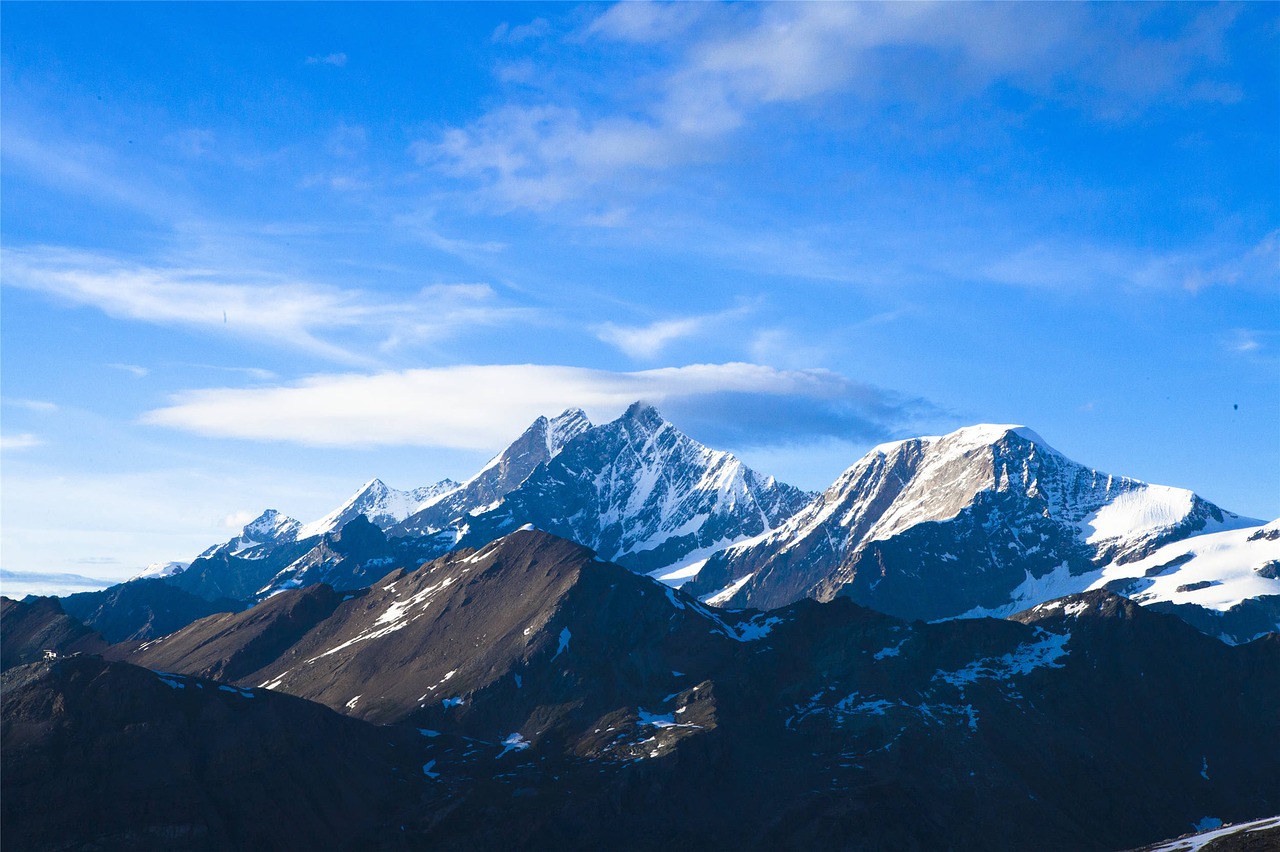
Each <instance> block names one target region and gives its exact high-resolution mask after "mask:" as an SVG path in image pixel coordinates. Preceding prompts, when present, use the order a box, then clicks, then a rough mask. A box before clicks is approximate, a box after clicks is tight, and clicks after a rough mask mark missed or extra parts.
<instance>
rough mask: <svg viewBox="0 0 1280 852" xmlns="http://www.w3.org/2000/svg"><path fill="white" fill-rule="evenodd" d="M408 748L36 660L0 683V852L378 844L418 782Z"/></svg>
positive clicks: (344, 723) (252, 706) (190, 689)
mask: <svg viewBox="0 0 1280 852" xmlns="http://www.w3.org/2000/svg"><path fill="white" fill-rule="evenodd" d="M420 739H421V738H420V737H417V736H416V734H415V732H412V731H408V730H403V731H402V730H388V729H379V728H376V727H374V726H371V725H368V724H366V723H363V722H360V721H359V720H356V719H349V718H345V717H343V716H341V715H339V714H337V713H334V712H332V711H330V710H328V709H326V708H324V707H320V706H319V705H316V704H312V703H310V702H307V701H301V700H299V699H296V698H292V697H290V696H287V695H278V694H273V693H270V692H267V691H265V690H260V691H253V692H249V691H245V690H238V689H233V688H231V687H228V686H221V685H219V684H217V683H214V682H212V681H203V682H202V681H199V680H197V679H194V678H187V677H182V676H179V675H157V674H156V673H153V672H150V671H147V670H145V669H140V668H137V667H135V666H130V665H126V664H123V663H108V662H105V661H104V660H102V659H100V658H97V657H89V656H79V657H70V658H65V659H58V660H52V661H49V662H40V663H33V664H30V665H26V666H22V667H19V668H15V669H11V670H9V671H7V672H5V674H4V698H3V727H2V729H0V743H2V744H3V754H4V775H3V797H0V801H2V804H0V815H2V817H3V823H4V840H5V847H6V848H10V847H11V848H13V849H26V850H53V849H122V850H123V849H130V850H135V849H136V850H173V849H201V850H213V849H290V850H311V849H350V848H360V847H365V848H367V847H369V846H370V845H371V844H372V845H380V844H382V843H383V842H384V839H385V838H390V837H394V836H395V832H396V830H397V828H398V823H397V822H396V821H395V819H394V817H395V816H396V815H397V814H398V813H399V812H400V811H401V810H402V809H404V807H405V805H406V804H408V803H411V802H413V801H414V799H415V790H416V788H417V787H418V786H420V785H421V784H422V783H423V782H424V780H425V779H424V777H423V775H422V772H421V768H420V767H421V761H420V760H419V759H418V758H419V756H420V755H419V754H418V753H417V752H416V751H415V749H416V748H418V746H419V740H420Z"/></svg>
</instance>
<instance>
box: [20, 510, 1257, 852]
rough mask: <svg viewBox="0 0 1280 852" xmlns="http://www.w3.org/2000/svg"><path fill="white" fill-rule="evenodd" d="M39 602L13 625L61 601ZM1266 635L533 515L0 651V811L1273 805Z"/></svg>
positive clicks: (736, 813) (581, 822)
mask: <svg viewBox="0 0 1280 852" xmlns="http://www.w3.org/2000/svg"><path fill="white" fill-rule="evenodd" d="M42 601H48V599H41V600H39V601H33V602H31V603H19V602H8V601H6V602H5V606H4V609H3V612H2V618H3V625H2V627H3V630H4V632H5V634H6V636H9V635H24V636H34V635H37V634H40V633H41V630H40V629H38V628H37V625H39V624H48V623H55V622H57V623H63V622H65V620H66V619H67V618H68V617H67V616H65V615H62V614H61V613H60V612H58V611H57V607H56V603H55V605H53V606H51V605H50V604H49V603H43V602H42ZM14 623H17V624H18V625H19V628H14V627H12V626H11V625H12V624H14ZM74 633H75V631H67V630H66V629H65V628H64V629H62V631H61V633H60V634H59V635H65V636H67V637H68V638H69V641H70V642H71V644H69V645H67V646H66V648H65V649H64V650H65V651H74V650H75V649H76V648H77V647H78V646H77V645H76V643H84V642H85V638H84V636H83V635H81V636H75V637H74V638H72V637H73V634H74ZM1277 640H1280V636H1277V635H1274V634H1272V635H1269V636H1267V637H1264V638H1262V639H1259V640H1257V641H1254V642H1250V643H1247V644H1244V645H1239V646H1232V645H1228V644H1226V643H1223V642H1220V641H1218V640H1216V639H1214V638H1212V637H1209V636H1205V635H1204V634H1203V633H1201V632H1199V631H1197V630H1195V629H1193V628H1192V627H1190V626H1189V625H1187V624H1186V623H1185V622H1183V621H1181V620H1179V619H1177V618H1174V617H1172V616H1169V615H1166V614H1161V613H1156V612H1150V611H1148V610H1146V609H1145V608H1143V607H1141V606H1138V605H1136V604H1134V603H1133V602H1131V601H1129V600H1127V599H1125V598H1123V597H1120V596H1118V595H1115V594H1114V593H1111V592H1108V591H1106V590H1096V591H1091V592H1085V593H1082V594H1078V595H1074V596H1069V597H1067V598H1063V599H1059V600H1057V601H1051V602H1048V603H1046V604H1041V605H1039V606H1037V607H1034V608H1032V609H1030V610H1027V611H1024V612H1022V613H1019V614H1016V615H1015V616H1014V617H1013V618H1011V619H1005V620H1001V619H993V618H973V619H956V620H949V621H944V622H939V623H935V624H929V623H925V622H919V621H917V622H907V621H903V620H901V619H898V618H895V617H892V616H888V615H884V614H880V613H877V612H875V611H873V610H869V609H866V608H864V607H861V606H859V605H857V604H855V603H853V602H852V601H850V600H849V599H848V598H847V597H838V598H836V599H834V600H832V601H830V602H828V603H819V602H816V601H813V600H809V599H804V600H801V601H798V602H796V603H793V604H790V605H788V606H786V607H782V608H779V609H775V610H771V611H767V612H759V611H754V610H748V611H726V610H723V609H717V608H714V607H710V606H707V605H705V604H702V603H701V602H699V601H698V600H697V599H696V598H694V597H691V596H689V595H687V594H685V593H684V592H682V591H679V590H676V589H672V588H670V587H669V586H666V585H663V584H661V583H659V582H657V581H655V580H654V579H652V578H649V577H645V576H643V575H639V574H636V573H634V572H632V571H630V570H628V569H626V568H624V567H622V566H619V565H616V564H614V563H610V562H607V561H603V560H601V559H600V558H599V557H598V556H597V555H596V554H595V553H594V552H593V551H591V550H589V549H587V548H584V547H582V546H581V545H578V544H575V543H573V542H569V541H567V540H564V539H562V538H558V537H555V536H552V535H550V534H547V533H543V532H540V531H536V530H525V531H517V532H514V533H511V534H509V535H507V536H504V537H502V538H499V539H497V540H495V541H493V542H491V543H489V544H488V545H486V546H485V547H483V548H481V549H479V550H473V549H470V548H464V549H461V550H457V551H454V552H451V553H448V554H445V555H444V556H441V557H438V558H437V559H435V560H432V561H430V562H428V563H426V564H424V565H423V566H422V567H420V568H418V569H416V570H412V571H409V570H404V569H396V570H394V571H391V572H389V573H388V574H387V575H386V576H384V577H382V578H380V579H379V580H377V581H376V582H374V583H373V584H371V585H370V586H369V587H368V588H366V589H362V590H358V591H353V592H338V591H336V590H333V589H332V588H331V587H329V586H328V585H327V584H323V583H321V584H317V585H314V586H309V587H304V588H298V589H290V590H285V591H283V592H281V593H279V594H277V595H274V596H272V597H271V598H269V599H268V600H266V601H264V602H263V603H261V604H258V605H257V606H255V607H252V608H251V609H248V610H245V611H242V612H237V613H224V614H219V615H213V616H209V617H207V618H204V619H202V620H200V621H197V622H195V623H193V624H191V625H189V626H187V627H186V628H184V629H182V630H179V631H177V632H176V633H173V634H170V635H168V636H165V637H161V638H159V639H156V640H151V641H147V642H142V643H139V642H137V641H136V640H135V641H130V642H124V643H119V644H116V645H113V646H110V647H107V648H104V649H102V650H100V652H99V653H100V656H98V657H94V656H87V655H85V654H74V653H73V654H72V655H71V656H56V657H55V658H53V659H47V660H45V659H41V660H38V661H36V662H31V663H27V664H25V665H16V666H14V667H12V668H10V669H9V670H8V671H7V672H6V673H5V675H4V699H3V700H4V731H3V749H4V759H5V773H4V775H3V777H0V784H3V785H4V789H3V792H4V795H3V797H2V798H3V809H4V813H3V817H4V821H5V824H6V833H7V837H13V838H15V839H18V838H20V839H21V840H22V843H23V848H33V849H42V848H66V847H68V846H71V847H79V848H88V847H90V846H94V845H96V846H97V847H103V846H107V847H110V846H112V845H113V844H114V845H116V846H119V845H120V844H121V843H122V840H121V839H122V838H127V839H128V841H129V845H135V844H136V846H135V848H207V847H208V846H215V847H221V846H226V845H236V844H237V843H239V844H241V845H243V844H244V843H249V844H251V845H252V844H253V843H266V844H267V845H270V846H271V847H272V848H281V849H291V848H299V849H301V848H352V847H353V846H355V847H359V848H373V849H416V848H468V849H510V848H527V849H552V848H557V849H561V848H572V849H590V848H620V849H667V848H672V846H674V845H689V844H695V845H698V846H701V847H703V848H714V849H728V848H735V849H736V848H745V849H778V848H791V849H801V848H803V849H847V848H863V849H1041V850H1058V849H1062V850H1093V849H1097V850H1104V849H1105V850H1112V849H1121V848H1129V847H1133V846H1138V845H1141V844H1143V843H1149V842H1152V841H1154V840H1158V839H1160V838H1163V837H1168V836H1174V835H1177V834H1182V833H1185V832H1187V831H1190V830H1193V829H1194V828H1195V827H1197V826H1202V825H1206V824H1213V825H1217V824H1221V823H1222V822H1232V821H1238V820H1245V819H1255V818H1257V817H1259V816H1260V815H1267V814H1274V813H1276V812H1280V788H1277V787H1276V785H1275V784H1274V767H1275V766H1276V765H1280V719H1278V718H1277V717H1276V715H1275V713H1274V708H1275V706H1277V702H1280V642H1278V641H1277ZM99 641H100V640H99ZM19 650H21V649H19ZM53 653H54V654H57V653H59V652H58V651H57V649H53ZM19 656H20V657H21V656H22V655H21V654H19ZM30 656H33V655H32V654H30V653H28V654H26V657H30ZM320 705H324V706H320ZM157 754H159V755H163V756H164V757H163V759H162V760H156V759H155V755H157ZM215 755H216V756H217V757H216V759H215ZM152 788H154V789H158V790H163V791H165V792H164V793H163V794H162V795H161V797H160V798H159V799H157V800H155V803H154V805H152V806H149V807H142V806H141V805H140V801H142V800H146V799H145V796H144V795H143V794H142V792H141V791H142V790H144V789H152ZM268 791H270V792H268ZM282 791H288V792H282ZM146 801H151V800H146ZM68 816H71V817H74V818H67V817H68ZM285 817H287V818H288V819H289V820H290V821H300V822H301V823H302V824H303V825H304V826H305V828H303V829H300V830H298V831H297V832H296V833H293V834H290V833H288V832H284V831H282V829H281V824H282V823H281V819H282V818H285ZM1206 821H1208V822H1206ZM290 824H292V823H290ZM8 832H13V833H12V834H8ZM156 838H163V839H164V841H163V842H155V839H156ZM175 838H177V840H175ZM225 838H231V840H230V841H228V840H226V839H225ZM196 839H199V842H195V840H196ZM210 839H214V841H215V842H212V843H211V842H209V841H210ZM201 843H204V844H205V846H201V845H200V844H201ZM149 844H150V845H149Z"/></svg>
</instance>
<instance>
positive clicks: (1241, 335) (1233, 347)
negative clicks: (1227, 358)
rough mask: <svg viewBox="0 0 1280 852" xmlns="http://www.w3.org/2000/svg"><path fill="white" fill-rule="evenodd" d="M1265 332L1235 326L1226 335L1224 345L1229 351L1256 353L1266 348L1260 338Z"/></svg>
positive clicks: (1241, 353) (1243, 353) (1244, 353)
mask: <svg viewBox="0 0 1280 852" xmlns="http://www.w3.org/2000/svg"><path fill="white" fill-rule="evenodd" d="M1263 334H1264V333H1263V332H1260V331H1258V330H1256V329H1252V328H1235V329H1232V330H1231V331H1230V333H1228V334H1227V335H1226V338H1225V340H1224V345H1225V347H1226V349H1227V351H1228V352H1234V353H1236V354H1237V355H1254V354H1257V353H1259V352H1261V351H1262V349H1263V348H1264V347H1263V343H1262V340H1261V339H1260V338H1261V337H1262V336H1263Z"/></svg>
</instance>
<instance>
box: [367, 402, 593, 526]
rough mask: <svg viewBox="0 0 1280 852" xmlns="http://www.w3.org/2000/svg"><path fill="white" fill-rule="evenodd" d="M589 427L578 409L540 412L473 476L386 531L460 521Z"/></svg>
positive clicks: (489, 505) (502, 493) (485, 506)
mask: <svg viewBox="0 0 1280 852" xmlns="http://www.w3.org/2000/svg"><path fill="white" fill-rule="evenodd" d="M590 428H591V421H590V420H588V419H587V415H586V414H585V413H583V411H582V409H580V408H569V409H566V410H565V411H564V412H563V413H561V414H560V415H559V416H557V417H552V418H547V417H538V418H537V419H536V420H534V421H533V423H531V424H529V428H527V429H525V430H524V432H523V433H522V434H521V435H520V437H519V438H516V439H515V440H514V441H512V442H511V445H510V446H508V447H507V448H506V449H505V450H503V451H502V452H500V453H498V454H497V455H496V456H494V457H493V458H491V459H490V460H489V461H488V463H487V464H485V466H484V467H482V468H480V470H479V471H478V472H477V473H476V474H475V475H474V476H472V477H471V478H470V479H468V480H466V481H465V482H463V483H462V484H461V485H459V486H458V487H456V488H454V489H452V490H451V491H446V492H444V493H441V494H439V495H437V496H435V497H433V498H432V499H430V500H427V501H426V502H424V503H423V504H422V505H421V506H420V507H419V508H418V509H417V510H416V511H415V512H414V513H412V514H411V515H409V516H408V517H407V518H405V519H404V521H403V523H401V524H399V525H397V526H396V527H394V528H392V529H391V530H389V532H392V533H393V534H395V535H426V534H430V533H434V532H438V531H440V530H445V529H448V528H450V527H453V526H457V525H459V524H461V523H464V522H465V519H466V518H467V517H469V516H470V515H472V514H475V513H477V512H482V511H485V510H487V509H490V508H492V507H493V506H494V505H496V504H497V502H498V501H499V500H501V499H502V498H503V497H504V496H505V495H506V494H508V493H509V492H510V491H511V490H512V489H514V488H516V487H518V486H519V485H520V484H521V483H523V482H524V481H525V480H526V479H528V478H529V475H530V474H531V473H533V472H534V471H535V470H536V469H537V468H538V465H541V464H545V463H546V462H548V461H550V460H551V459H553V458H555V457H556V456H557V455H558V454H559V453H560V452H561V450H563V449H564V447H565V446H566V445H567V444H568V443H569V442H570V441H572V440H573V439H574V438H576V437H577V436H578V435H581V434H582V433H583V432H585V431H587V430H588V429H590Z"/></svg>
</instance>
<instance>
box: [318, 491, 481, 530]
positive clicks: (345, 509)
mask: <svg viewBox="0 0 1280 852" xmlns="http://www.w3.org/2000/svg"><path fill="white" fill-rule="evenodd" d="M458 487H459V486H458V483H457V482H454V481H453V480H452V479H443V480H441V481H440V482H437V483H436V484H434V485H426V486H423V487H420V488H414V489H412V490H409V491H399V490H397V489H394V488H390V487H388V486H387V485H386V483H384V482H383V481H382V480H381V479H371V480H369V481H368V482H366V483H365V484H364V485H362V486H360V490H358V491H357V492H356V493H355V494H353V495H352V496H351V498H350V499H349V500H347V502H345V503H343V504H342V505H341V506H339V507H338V508H336V509H334V510H333V511H332V512H330V513H329V514H327V515H325V516H324V517H323V518H320V519H319V520H316V521H312V522H311V523H309V524H307V525H305V526H304V527H302V529H301V530H299V532H298V538H300V539H302V538H310V537H312V536H319V535H324V534H325V533H328V532H335V531H337V530H341V529H342V528H343V527H344V526H346V525H347V523H348V522H350V521H352V520H354V519H355V517H356V516H357V515H364V516H365V517H366V518H368V519H369V520H370V521H372V522H373V523H374V524H375V525H377V526H378V527H381V528H382V529H388V528H390V527H392V526H395V525H396V524H398V523H400V522H401V521H403V520H404V519H405V518H407V517H409V516H410V515H412V514H413V513H415V512H417V511H419V510H420V509H422V508H423V507H424V506H426V505H428V504H430V503H431V502H433V501H435V500H437V499H439V498H440V497H442V496H443V495H445V494H448V493H450V492H452V491H454V490H456V489H457V488H458Z"/></svg>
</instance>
